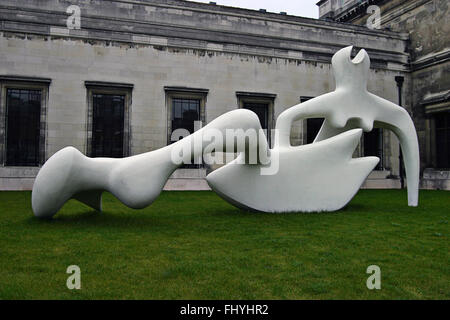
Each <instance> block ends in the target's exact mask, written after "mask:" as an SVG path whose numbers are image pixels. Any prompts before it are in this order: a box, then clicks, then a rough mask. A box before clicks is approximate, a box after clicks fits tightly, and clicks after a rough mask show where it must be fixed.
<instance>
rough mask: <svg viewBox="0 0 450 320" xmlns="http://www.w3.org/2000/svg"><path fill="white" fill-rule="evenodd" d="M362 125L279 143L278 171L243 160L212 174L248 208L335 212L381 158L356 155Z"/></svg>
mask: <svg viewBox="0 0 450 320" xmlns="http://www.w3.org/2000/svg"><path fill="white" fill-rule="evenodd" d="M361 134H362V130H361V129H354V130H350V131H347V132H344V133H342V134H339V135H338V136H336V137H332V138H330V139H327V140H324V141H321V142H318V143H314V144H309V145H304V146H299V147H286V148H274V149H272V150H271V158H272V159H278V160H277V161H279V169H278V171H277V172H276V174H274V175H261V170H260V166H261V165H249V164H239V163H238V162H239V161H238V160H239V158H238V159H236V160H235V161H233V162H231V163H230V164H228V165H226V166H224V167H222V168H220V169H218V170H216V171H214V172H212V173H210V174H209V175H208V176H207V177H206V179H207V181H208V183H209V185H210V186H211V188H212V189H213V190H214V191H215V192H216V193H217V194H219V195H220V196H221V197H222V198H224V199H225V200H227V201H229V202H230V203H232V204H234V205H235V206H237V207H240V208H242V209H250V210H256V211H262V212H315V211H319V212H320V211H335V210H339V209H341V208H342V207H344V206H345V205H346V204H347V203H348V202H349V201H350V200H351V199H352V198H353V197H354V196H355V194H356V193H357V192H358V190H359V188H360V187H361V185H362V184H363V183H364V180H366V178H367V176H368V175H369V173H370V172H371V171H372V170H373V168H374V167H375V166H376V165H377V164H378V162H379V160H380V159H379V158H377V157H366V158H358V159H352V154H353V152H354V151H355V148H356V146H357V145H358V144H359V141H360V138H361Z"/></svg>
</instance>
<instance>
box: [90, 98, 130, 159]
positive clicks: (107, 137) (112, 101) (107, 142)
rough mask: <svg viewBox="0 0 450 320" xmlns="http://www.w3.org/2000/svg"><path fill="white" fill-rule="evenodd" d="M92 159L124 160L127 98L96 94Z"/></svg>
mask: <svg viewBox="0 0 450 320" xmlns="http://www.w3.org/2000/svg"><path fill="white" fill-rule="evenodd" d="M92 100H93V101H92V103H93V120H92V157H109V158H122V157H123V156H124V152H123V139H124V112H125V96H124V95H114V94H94V95H93V96H92Z"/></svg>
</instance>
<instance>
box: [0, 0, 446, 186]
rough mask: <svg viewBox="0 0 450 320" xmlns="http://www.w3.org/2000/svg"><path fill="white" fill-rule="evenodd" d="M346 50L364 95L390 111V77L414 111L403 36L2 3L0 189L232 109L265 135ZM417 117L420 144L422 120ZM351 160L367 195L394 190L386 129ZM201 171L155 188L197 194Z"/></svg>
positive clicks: (140, 147) (212, 11)
mask: <svg viewBox="0 0 450 320" xmlns="http://www.w3.org/2000/svg"><path fill="white" fill-rule="evenodd" d="M73 5H76V6H78V8H80V12H79V17H80V20H79V21H80V28H78V26H77V25H76V23H74V22H76V21H77V17H78V12H77V7H71V6H73ZM68 9H69V10H68ZM336 12H337V11H336ZM68 22H69V23H68ZM405 31H407V30H405ZM348 45H354V46H355V53H356V50H358V49H359V48H365V49H366V50H367V51H368V53H369V55H370V56H371V59H372V68H371V73H370V79H369V90H370V91H371V92H373V93H375V94H377V95H379V96H381V97H383V98H385V99H388V100H390V101H393V102H395V103H398V100H399V92H398V88H397V82H396V79H397V80H398V79H400V78H399V77H401V78H403V79H404V84H403V89H402V92H401V93H402V96H403V105H404V107H405V108H406V109H407V110H408V111H409V112H410V113H412V114H413V115H414V116H415V114H414V113H415V110H416V109H417V108H419V106H418V105H416V104H415V103H416V99H418V98H417V95H418V94H419V90H418V89H417V88H416V87H415V86H416V85H417V84H416V82H413V79H414V77H413V76H412V69H411V66H412V64H411V53H410V51H411V50H410V36H409V34H408V33H407V32H399V31H393V30H386V29H382V30H371V29H368V28H367V27H365V26H359V25H353V24H343V23H339V22H334V21H328V20H316V19H309V18H302V17H296V16H289V15H286V14H283V13H269V12H265V11H264V10H260V11H255V10H246V9H240V8H230V7H224V6H218V5H215V4H214V3H211V4H201V3H194V2H188V1H176V0H152V1H150V0H120V1H119V0H102V1H99V0H39V1H38V0H2V1H1V2H0V93H1V95H0V189H1V190H26V189H31V187H32V183H33V179H34V177H35V176H36V174H37V172H38V170H39V166H41V165H42V164H43V163H44V162H45V160H46V159H48V158H49V157H50V156H52V155H53V154H54V153H55V152H57V151H58V150H60V149H61V148H63V147H65V146H69V145H71V146H74V147H76V148H78V149H79V150H80V151H81V152H83V153H85V154H87V155H88V156H112V157H124V156H129V155H134V154H139V153H143V152H148V151H151V150H155V149H158V148H161V147H163V146H165V145H167V144H169V143H170V142H171V136H172V132H173V131H174V130H175V129H177V128H180V127H184V128H186V129H189V130H190V131H193V130H194V125H193V123H194V121H201V122H202V123H203V124H206V123H208V122H210V121H211V120H213V119H215V118H216V117H218V116H220V115H221V114H223V113H225V112H227V111H230V110H233V109H236V108H248V109H251V110H254V111H255V112H257V114H258V116H259V117H260V120H261V123H262V126H263V127H264V128H266V129H269V130H270V129H273V128H274V125H275V120H276V118H277V116H278V115H279V114H280V113H281V112H283V111H284V110H285V109H286V108H289V107H291V106H293V105H296V104H298V103H300V102H302V101H305V100H307V99H309V98H311V97H315V96H318V95H321V94H323V93H327V92H329V91H331V90H333V89H334V79H333V76H332V72H331V65H330V62H331V57H332V55H333V54H334V53H335V52H336V51H337V50H339V49H341V48H342V47H345V46H348ZM423 47H424V48H425V45H424V46H423ZM423 50H426V49H423ZM424 52H425V51H424ZM430 57H432V58H430V59H431V60H433V59H434V58H433V57H434V56H430ZM420 61H422V60H419V62H420ZM424 61H428V60H427V59H425V60H424ZM424 61H422V62H420V63H417V65H418V66H423V65H427V64H426V62H424ZM433 66H434V65H432V66H431V67H423V68H422V67H420V68H422V69H417V70H418V71H417V72H419V73H420V72H425V71H423V70H427V69H426V68H433ZM418 68H419V67H418ZM421 70H422V71H421ZM442 73H443V72H442ZM443 77H444V78H445V76H444V75H443ZM419 79H421V78H420V77H419ZM422 81H425V80H422ZM447 81H448V79H447ZM441 92H442V90H438V91H436V92H434V91H433V92H430V95H425V96H424V97H423V99H422V100H423V101H422V100H420V101H421V102H420V103H425V104H426V103H428V102H432V104H427V105H425V106H424V107H422V109H424V110H428V106H429V105H432V106H433V107H430V108H429V109H430V110H431V109H433V110H435V108H434V106H435V104H437V105H440V104H441V102H436V103H435V101H441V100H438V99H441V97H440V96H439V95H436V93H441ZM427 101H428V102H427ZM421 106H422V105H421ZM436 108H437V109H439V108H440V107H436ZM320 121H321V120H320V119H308V120H304V121H299V122H298V123H295V125H294V126H293V128H292V135H291V140H292V144H294V145H298V144H304V143H308V142H311V139H312V138H313V137H314V136H315V134H316V133H317V130H318V127H319V126H320ZM416 123H417V124H418V128H419V133H420V137H421V141H422V144H423V139H424V138H423V136H424V130H425V129H424V128H425V127H426V125H425V124H422V123H421V122H420V121H418V122H416ZM428 125H429V126H430V125H431V124H428ZM422 126H423V128H422ZM447 132H448V131H447ZM270 139H271V137H270V135H269V140H270ZM429 147H430V146H429V145H427V144H425V147H424V146H422V148H425V149H426V148H429ZM434 152H437V151H434ZM357 153H358V154H361V155H377V156H379V157H380V158H381V159H382V161H381V163H380V165H379V167H378V168H377V170H376V171H374V172H373V173H372V174H371V176H370V177H369V179H368V181H367V182H366V186H367V187H389V188H393V187H399V186H400V179H399V176H400V166H399V144H398V141H397V139H396V137H395V136H394V135H393V134H392V133H391V132H389V131H374V132H372V133H368V134H365V136H364V137H363V141H362V143H361V145H360V147H359V150H358V152H357ZM207 169H208V170H211V168H204V167H196V168H192V167H188V168H185V169H182V170H178V171H177V172H176V173H175V174H174V176H173V179H171V180H170V181H169V182H168V185H167V186H166V188H167V189H207V185H206V183H205V181H204V179H202V178H203V177H204V176H205V173H206V170H207ZM430 185H431V184H430ZM447 187H448V184H447Z"/></svg>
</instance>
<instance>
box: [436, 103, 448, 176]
mask: <svg viewBox="0 0 450 320" xmlns="http://www.w3.org/2000/svg"><path fill="white" fill-rule="evenodd" d="M435 124H436V160H437V161H436V162H437V168H438V169H450V154H449V151H450V112H442V113H439V114H437V115H436V117H435Z"/></svg>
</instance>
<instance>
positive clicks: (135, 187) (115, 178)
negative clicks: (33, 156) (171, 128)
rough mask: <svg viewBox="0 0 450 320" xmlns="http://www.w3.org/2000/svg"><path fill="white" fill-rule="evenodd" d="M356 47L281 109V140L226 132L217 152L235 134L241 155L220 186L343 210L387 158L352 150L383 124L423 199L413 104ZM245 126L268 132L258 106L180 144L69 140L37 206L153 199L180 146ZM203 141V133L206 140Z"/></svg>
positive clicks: (241, 195) (261, 201) (249, 199)
mask: <svg viewBox="0 0 450 320" xmlns="http://www.w3.org/2000/svg"><path fill="white" fill-rule="evenodd" d="M351 51H352V47H347V48H344V49H341V50H340V51H338V52H337V53H336V54H335V55H334V56H333V59H332V67H333V71H334V76H335V80H336V90H335V91H334V92H331V93H328V94H325V95H322V96H319V97H317V98H315V99H312V100H309V101H308V102H305V103H302V104H299V105H297V106H294V107H292V108H289V109H287V110H286V111H284V112H283V113H282V114H281V115H280V116H279V118H278V120H277V123H276V130H275V144H274V148H273V149H269V146H268V144H267V139H266V137H265V136H264V135H263V134H259V135H257V139H256V140H255V141H254V143H249V142H247V143H244V144H237V143H236V141H235V140H232V141H227V139H226V138H225V139H223V141H222V143H221V145H220V146H219V149H218V148H216V149H215V150H214V152H219V151H222V152H226V151H229V150H228V149H227V146H228V145H230V144H232V145H233V146H234V148H233V150H232V151H233V152H237V153H238V154H239V155H238V157H237V158H236V159H235V160H234V161H232V162H230V163H229V164H227V165H225V166H223V167H222V168H220V169H217V170H215V171H213V172H212V173H211V174H209V175H208V176H207V181H208V183H209V185H210V186H211V188H212V189H213V190H214V191H215V192H217V193H218V194H219V195H220V196H221V197H223V198H224V199H225V200H227V201H229V202H230V203H232V204H234V205H235V206H237V207H240V208H244V209H250V210H256V211H262V212H313V211H335V210H339V209H341V208H342V207H344V206H345V205H346V204H347V203H348V202H349V201H350V200H351V199H352V198H353V197H354V195H355V194H356V193H357V191H358V190H359V188H360V187H361V185H362V184H363V183H364V181H365V179H366V178H367V176H368V175H369V173H370V172H371V171H372V170H373V169H374V167H375V166H376V165H377V163H378V162H379V158H377V157H364V158H357V159H353V158H352V154H353V152H354V150H355V148H356V147H357V145H358V143H359V141H360V137H361V135H362V131H363V130H364V131H366V132H369V131H371V130H372V129H373V128H374V127H381V128H387V129H390V130H392V131H393V132H394V133H395V134H396V135H397V137H398V139H399V141H400V145H401V148H402V151H403V153H404V161H405V168H406V176H407V187H408V204H409V205H410V206H417V205H418V187H419V147H418V141H417V134H416V131H415V128H414V124H413V122H412V120H411V118H410V116H409V114H408V113H407V112H406V110H405V109H403V108H402V107H399V106H397V105H395V104H394V103H391V102H389V101H387V100H384V99H382V98H380V97H377V96H375V95H373V94H371V93H369V92H368V91H367V79H368V75H369V68H370V58H369V56H368V54H367V53H366V51H365V50H361V51H360V52H359V53H358V54H357V55H356V57H355V58H354V59H353V60H352V59H351ZM317 117H321V118H325V122H324V124H323V126H322V128H321V130H320V132H319V134H318V135H317V137H316V139H315V141H314V143H312V144H309V145H303V146H298V147H292V146H291V145H290V131H291V126H292V122H293V121H296V120H299V119H306V118H317ZM238 129H240V130H243V131H247V130H254V131H256V132H261V124H260V122H259V119H258V117H257V115H256V114H255V113H253V112H252V111H249V110H244V109H238V110H234V111H231V112H228V113H226V114H224V115H222V116H220V117H218V118H217V119H215V120H213V121H212V122H210V123H209V124H208V125H207V126H205V127H204V128H202V129H200V130H198V131H196V132H195V133H193V134H192V135H190V136H188V137H186V138H184V139H182V140H180V141H178V142H176V143H174V144H172V145H169V146H167V147H164V148H162V149H159V150H156V151H152V152H148V153H144V154H140V155H136V156H132V157H129V158H124V159H108V158H95V159H92V158H88V157H85V156H84V155H83V154H81V153H80V152H79V151H78V150H77V149H75V148H73V147H67V148H64V149H62V150H60V151H59V152H57V153H56V154H54V155H53V156H52V157H51V158H50V159H49V160H48V161H47V162H46V163H45V165H44V166H43V167H42V169H41V170H40V171H39V174H38V176H37V177H36V180H35V183H34V186H33V192H32V208H33V212H34V214H35V215H36V216H37V217H41V218H50V217H52V216H54V215H55V214H56V213H57V212H58V211H59V209H60V208H61V207H62V206H63V205H64V203H65V202H67V201H68V200H69V199H72V198H73V199H77V200H79V201H81V202H83V203H85V204H87V205H88V206H90V207H92V208H94V209H96V210H99V211H101V195H102V193H103V192H104V191H109V192H111V193H112V194H113V195H114V196H116V197H117V198H118V199H119V200H120V201H121V202H122V203H124V204H125V205H127V206H129V207H131V208H135V209H141V208H144V207H146V206H148V205H150V204H151V203H152V202H153V201H154V200H155V199H156V198H157V197H158V195H159V194H160V193H161V191H162V189H163V187H164V185H165V183H166V181H167V180H168V179H169V177H170V176H171V174H172V173H173V172H174V171H175V170H176V169H177V168H178V167H180V166H181V165H182V164H183V161H181V162H174V161H173V154H174V152H175V153H177V152H179V150H183V151H184V152H183V159H184V160H185V162H186V161H190V160H192V159H195V158H198V157H201V156H202V155H204V153H205V151H206V150H205V148H207V145H208V143H207V140H205V139H203V136H204V135H208V132H210V131H214V132H216V133H220V134H221V135H222V136H223V137H226V136H227V135H226V131H227V130H238ZM229 140H230V139H229ZM194 141H201V143H200V145H198V144H197V145H196V144H195V143H194ZM220 147H221V150H220ZM209 152H211V151H209ZM252 153H257V154H258V157H257V161H256V163H250V162H249V160H248V155H249V154H252ZM274 162H276V166H275V167H276V169H277V170H275V171H274V172H272V173H270V174H264V173H263V174H262V172H264V170H266V171H271V167H273V165H274Z"/></svg>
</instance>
